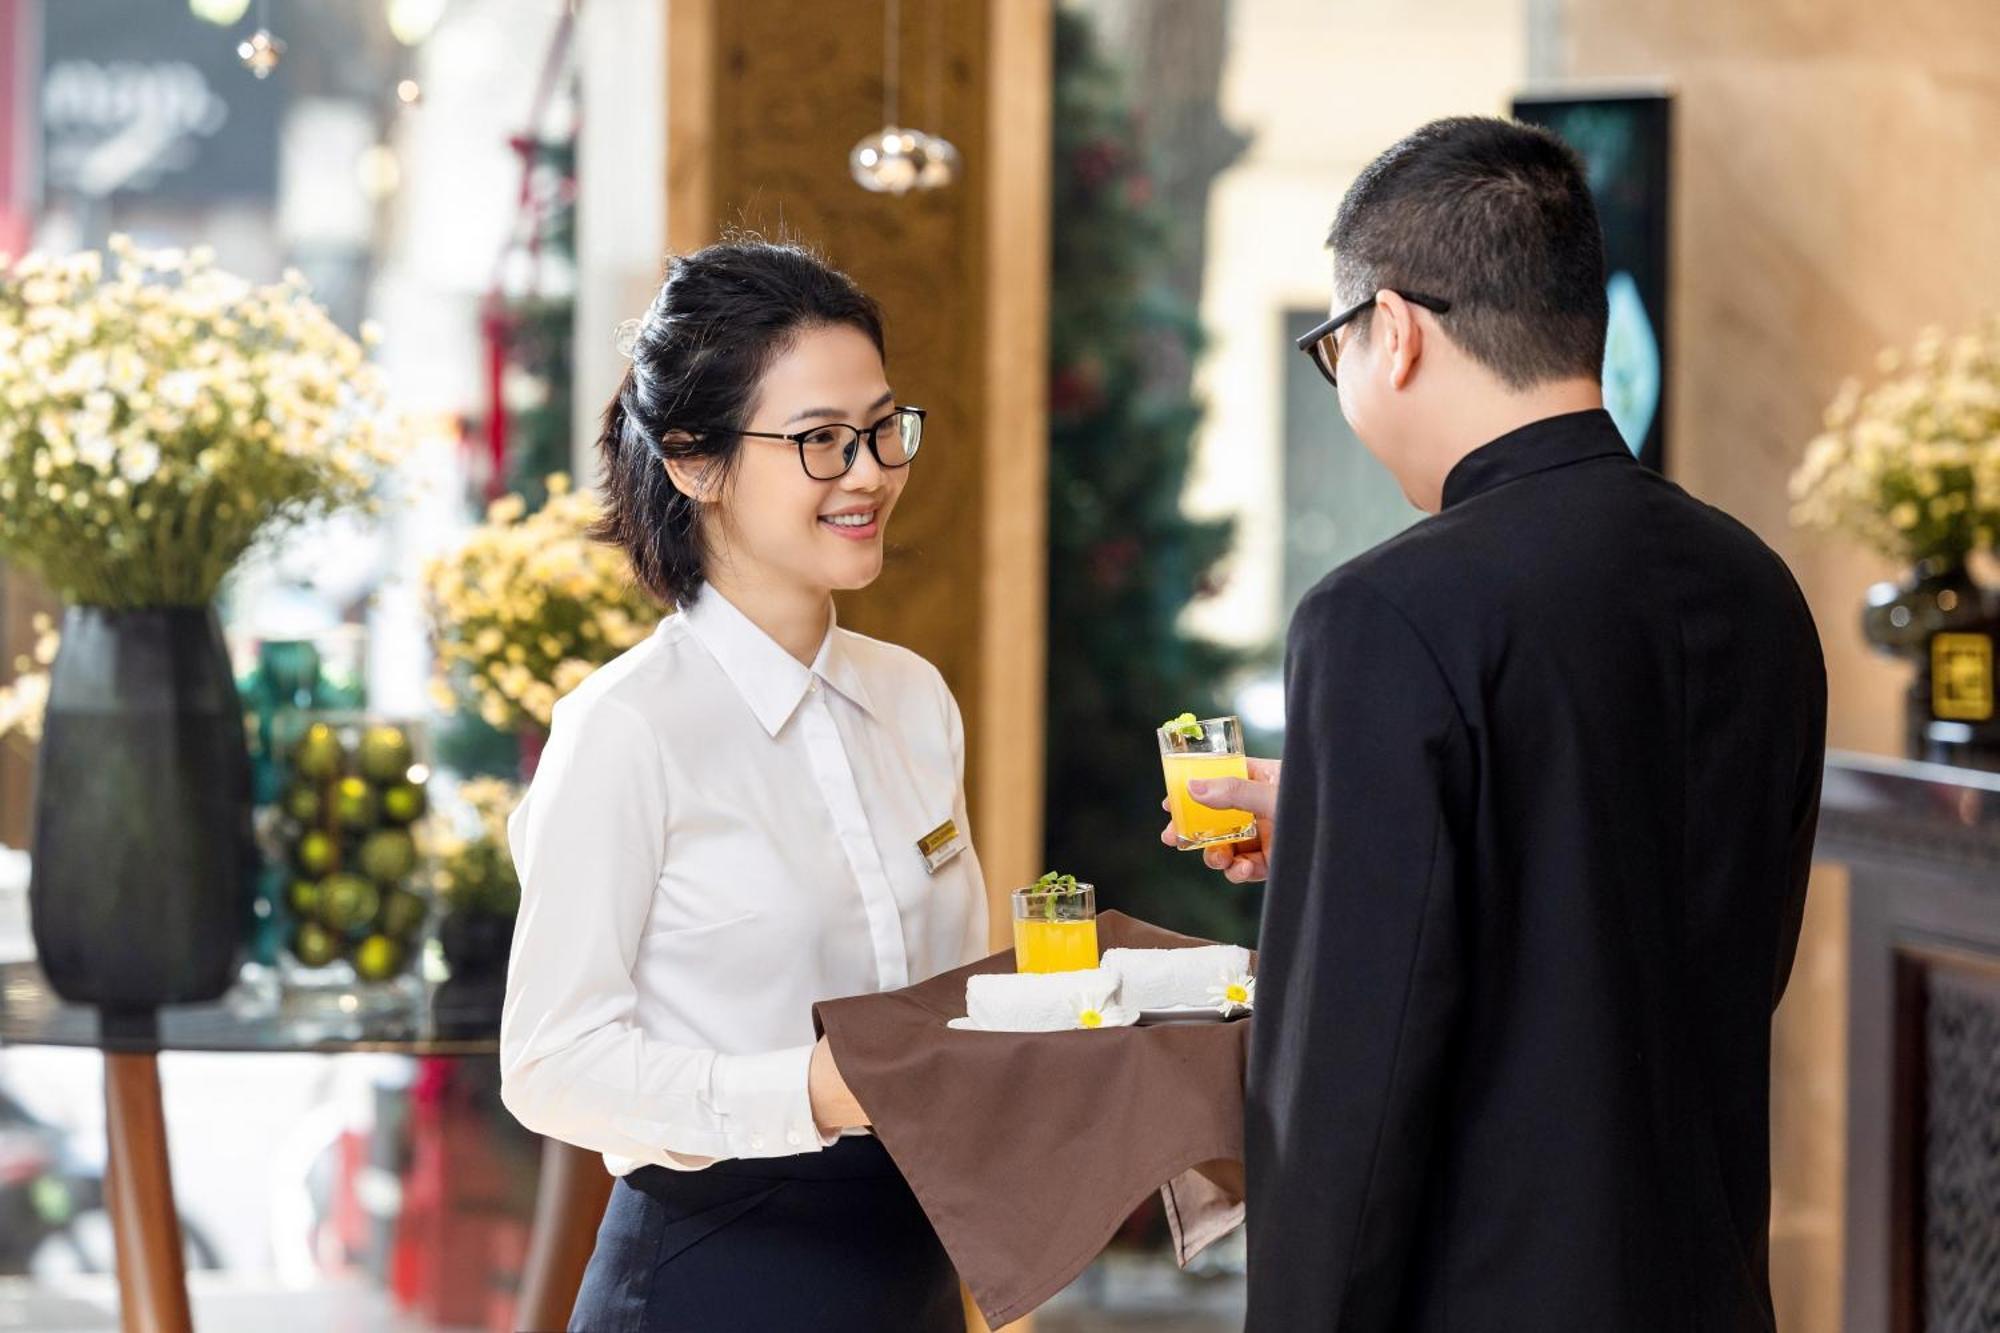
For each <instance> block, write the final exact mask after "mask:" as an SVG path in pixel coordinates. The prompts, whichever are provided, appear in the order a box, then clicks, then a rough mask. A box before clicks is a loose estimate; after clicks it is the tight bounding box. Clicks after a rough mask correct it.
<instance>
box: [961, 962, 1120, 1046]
mask: <svg viewBox="0 0 2000 1333" xmlns="http://www.w3.org/2000/svg"><path fill="white" fill-rule="evenodd" d="M965 1016H966V1018H967V1019H968V1020H969V1022H968V1026H970V1027H973V1028H979V1029H983V1030H985V1031H987V1032H1060V1031H1063V1030H1065V1029H1068V1028H1093V1027H1106V1028H1120V1027H1130V1026H1131V1025H1132V1024H1133V1023H1135V1022H1137V1021H1138V1018H1139V1013H1138V1011H1137V1010H1136V1009H1133V1008H1132V1007H1130V1006H1129V1005H1126V1004H1124V1003H1123V1002H1122V1001H1120V999H1119V998H1118V976H1117V974H1116V973H1114V972H1110V971H1108V970H1106V969H1104V968H1101V967H1093V968H1091V969H1090V970H1088V971H1082V972H990V973H984V974H981V975H978V976H971V977H967V978H966V979H965Z"/></svg>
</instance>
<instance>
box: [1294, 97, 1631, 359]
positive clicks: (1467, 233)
mask: <svg viewBox="0 0 2000 1333" xmlns="http://www.w3.org/2000/svg"><path fill="white" fill-rule="evenodd" d="M1326 243H1327V245H1328V246H1329V247H1331V248H1332V250H1333V252H1334V266H1335V278H1336V283H1337V286H1338V288H1339V298H1340V299H1339V303H1340V304H1342V305H1351V304H1353V303H1355V302H1359V301H1363V300H1366V299H1367V298H1368V297H1369V296H1370V295H1371V294H1372V293H1374V292H1377V291H1381V290H1382V289H1384V288H1398V287H1400V288H1404V289H1407V290H1409V291H1414V292H1420V293H1423V294H1424V295H1427V296H1438V297H1443V298H1444V299H1445V300H1447V301H1450V302H1451V310H1450V312H1449V313H1448V314H1445V315H1443V316H1440V317H1439V323H1440V324H1442V325H1443V326H1444V329H1445V332H1446V333H1447V334H1449V335H1450V337H1451V339H1452V341H1453V342H1455V343H1457V344H1458V345H1459V346H1460V347H1462V348H1464V349H1465V352H1466V354H1467V355H1468V356H1470V357H1472V358H1473V359H1474V360H1475V361H1477V362H1479V363H1480V364H1481V365H1483V366H1486V367H1487V368H1488V369H1490V370H1492V371H1493V372H1494V373H1495V374H1496V375H1498V376H1499V377H1500V378H1501V379H1502V380H1504V381H1505V382H1506V383H1507V384H1508V385H1510V386H1512V387H1513V388H1516V389H1524V388H1527V387H1528V386H1530V385H1533V384H1537V383H1540V382H1543V381H1546V380H1553V379H1568V378H1572V377H1576V376H1588V377H1589V378H1591V379H1596V378H1597V377H1598V376H1599V374H1600V373H1601V372H1602V369H1603V365H1604V326H1605V321H1606V318H1607V308H1606V304H1605V297H1604V234H1603V232H1602V231H1601V230H1600V229H1599V227H1598V224H1597V206H1596V204H1595V203H1593V202H1592V200H1591V197H1590V187H1589V184H1588V182H1587V181H1586V180H1585V178H1584V170H1583V163H1582V162H1581V160H1580V159H1579V158H1578V157H1577V155H1576V154H1575V152H1573V151H1572V150H1571V149H1570V148H1569V146H1568V145H1566V144H1565V143H1563V142H1562V140H1560V139H1558V138H1556V136H1555V135H1553V134H1551V133H1549V132H1548V131H1547V130H1544V129H1540V128H1538V127H1535V126H1531V125H1523V124H1520V123H1519V122H1516V121H1509V120H1496V119H1493V118H1491V117H1486V116H1456V117H1452V118H1450V119H1447V120H1436V121H1432V122H1431V123H1430V124H1428V125H1426V126H1424V127H1423V128H1422V129H1420V130H1418V131H1416V132H1415V133H1414V134H1412V135H1410V136H1409V137H1408V138H1406V139H1404V140H1403V141H1402V142H1400V143H1398V144H1397V145H1395V147H1393V148H1391V149H1389V150H1388V151H1387V152H1385V153H1383V154H1382V155H1381V156H1380V157H1378V158H1376V159H1375V160H1374V161H1373V162H1371V163H1369V164H1368V166H1367V168H1366V169H1365V170H1363V171H1362V173H1361V175H1360V177H1359V178H1358V179H1356V180H1355V182H1354V184H1353V185H1352V186H1351V187H1350V188H1349V189H1348V191H1347V197H1346V198H1344V199H1342V200H1341V202H1340V213H1339V216H1337V217H1336V218H1335V219H1334V221H1333V229H1332V231H1330V232H1329V233H1328V234H1327V238H1326ZM1363 318H1364V319H1365V318H1366V316H1365V315H1364V316H1363Z"/></svg>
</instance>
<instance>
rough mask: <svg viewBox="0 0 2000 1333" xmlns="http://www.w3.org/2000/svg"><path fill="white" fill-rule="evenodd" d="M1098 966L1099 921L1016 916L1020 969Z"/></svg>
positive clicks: (1064, 969) (1063, 969)
mask: <svg viewBox="0 0 2000 1333" xmlns="http://www.w3.org/2000/svg"><path fill="white" fill-rule="evenodd" d="M1096 966H1097V922H1095V921H1044V920H1036V919H1026V920H1024V919H1022V918H1019V917H1017V918H1015V920H1014V970H1015V971H1016V972H1081V971H1084V970H1086V969H1088V968H1093V967H1096Z"/></svg>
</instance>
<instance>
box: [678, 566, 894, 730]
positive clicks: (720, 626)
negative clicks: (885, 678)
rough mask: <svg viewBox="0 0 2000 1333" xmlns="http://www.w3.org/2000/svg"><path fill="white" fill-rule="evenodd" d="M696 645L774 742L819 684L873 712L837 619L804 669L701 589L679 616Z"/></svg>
mask: <svg viewBox="0 0 2000 1333" xmlns="http://www.w3.org/2000/svg"><path fill="white" fill-rule="evenodd" d="M681 619H682V620H683V621H684V622H685V623H686V625H687V627H688V629H689V631H690V632H692V633H693V635H694V637H695V639H696V640H697V641H699V642H700V644H701V646H702V647H704V648H706V649H707V650H708V653H709V656H711V657H713V658H714V659H715V660H716V663H717V665H719V666H721V668H722V674H723V675H725V676H727V677H729V681H730V683H731V684H732V685H734V686H735V687H736V690H737V692H738V693H739V694H741V695H742V696H743V701H744V702H745V703H747V704H749V705H750V711H751V712H753V713H755V714H756V715H757V721H758V722H760V723H761V724H763V727H764V730H765V731H767V732H769V733H770V734H771V735H773V736H775V735H777V734H778V733H779V732H780V731H782V730H784V727H785V723H787V722H789V721H790V720H791V717H792V714H793V713H796V712H797V711H798V708H799V704H800V703H801V702H802V701H803V700H804V699H805V697H806V692H807V690H809V689H810V688H811V687H812V683H813V680H814V679H815V678H818V679H820V680H823V681H825V682H826V683H827V684H828V685H831V686H832V687H833V688H834V689H836V690H838V691H839V692H840V693H841V694H842V695H844V696H846V697H847V698H848V699H849V700H850V701H852V702H853V703H855V704H856V705H858V706H859V707H861V708H862V709H863V710H864V711H866V712H870V713H872V712H874V704H873V703H872V701H871V700H870V699H869V697H868V691H867V687H866V686H865V685H863V683H862V680H861V670H860V667H859V666H858V665H856V663H855V661H854V655H853V653H852V652H850V651H849V649H848V647H847V642H846V636H845V635H843V634H842V633H841V632H840V623H839V617H838V615H837V614H836V615H833V616H830V617H829V620H828V623H827V627H826V638H825V639H824V640H823V641H822V642H821V643H820V646H819V653H818V655H817V656H816V657H814V658H813V664H812V665H811V666H810V667H808V666H805V665H803V664H802V663H800V661H799V659H798V658H796V657H793V656H792V655H791V654H790V653H788V652H786V651H785V650H784V649H783V648H782V647H780V646H779V644H778V641H777V640H776V639H773V638H772V637H771V636H770V635H768V634H766V633H765V632H764V631H763V630H761V629H759V628H758V627H757V625H756V622H754V621H752V620H751V619H750V617H748V616H746V615H744V614H743V613H742V612H741V611H739V610H737V609H736V607H735V605H734V604H733V603H731V602H730V600H729V599H728V598H726V597H724V596H723V595H722V594H721V593H719V592H717V591H716V590H715V589H714V588H712V587H707V588H703V589H702V590H701V596H699V597H697V598H696V599H695V601H694V605H692V606H689V607H687V608H685V609H684V610H683V611H682V612H681Z"/></svg>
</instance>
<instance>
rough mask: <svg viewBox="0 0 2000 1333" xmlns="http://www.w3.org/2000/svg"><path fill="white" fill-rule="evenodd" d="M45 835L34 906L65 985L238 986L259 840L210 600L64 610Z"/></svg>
mask: <svg viewBox="0 0 2000 1333" xmlns="http://www.w3.org/2000/svg"><path fill="white" fill-rule="evenodd" d="M34 838H35V841H34V862H33V870H32V878H31V880H30V883H29V887H28V908H29V914H30V917H31V921H32V926H33V931H34V937H35V947H36V951H37V953H38V955H39V958H40V962H41V965H42V969H43V971H44V972H45V973H47V975H48V979H49V984H50V985H51V986H52V987H54V989H55V991H56V993H57V994H59V995H61V996H62V997H63V998H64V999H67V1000H71V1001H75V1002H77V1003H83V1004H94V1005H100V1006H103V1007H105V1008H110V1009H149V1008H153V1007H156V1006H158V1005H163V1004H177V1003H188V1002H192V1001H198V1000H211V999H214V998H215V997H217V996H219V995H221V994H222V993H223V992H224V991H225V990H227V989H228V988H229V984H230V982H231V981H232V980H233V979H234V977H235V973H236V967H235V963H236V952H237V945H238V943H239V941H240V940H241V938H242V927H241V922H242V916H243V912H244V909H245V906H246V904H247V902H248V900H249V894H250V889H251V884H252V882H253V879H254V875H255V868H256V850H255V846H254V844H253V842H252V840H251V826H250V755H249V750H248V749H247V747H246V745H245V743H244V733H243V713H242V708H241V705H240V704H239V703H238V700H237V696H236V683H235V681H234V679H233V678H232V677H231V675H230V670H229V653H228V649H227V647H226V646H225V644H224V642H223V637H222V625H221V622H220V620H219V619H218V618H217V616H216V613H215V610H214V608H213V607H211V606H198V607H157V608H148V609H143V610H127V611H114V610H107V609H103V608H99V607H88V606H72V607H70V608H69V610H68V611H67V612H65V613H64V616H63V627H62V647H61V649H60V650H59V651H58V652H57V654H56V660H55V663H54V665H53V666H52V667H51V669H50V675H49V702H48V712H47V717H46V721H45V723H44V729H43V734H42V743H41V746H40V749H39V751H38V768H37V772H36V777H35V831H34Z"/></svg>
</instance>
